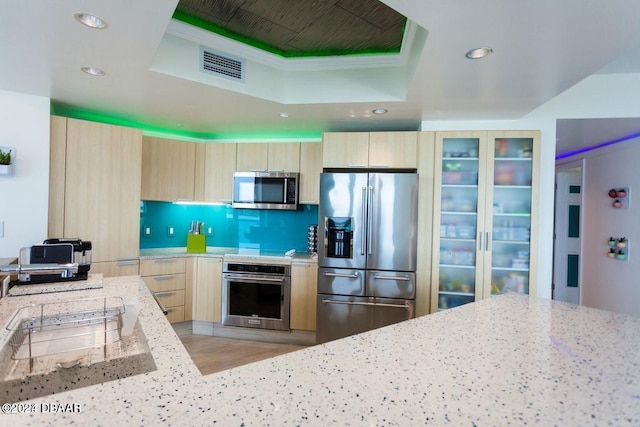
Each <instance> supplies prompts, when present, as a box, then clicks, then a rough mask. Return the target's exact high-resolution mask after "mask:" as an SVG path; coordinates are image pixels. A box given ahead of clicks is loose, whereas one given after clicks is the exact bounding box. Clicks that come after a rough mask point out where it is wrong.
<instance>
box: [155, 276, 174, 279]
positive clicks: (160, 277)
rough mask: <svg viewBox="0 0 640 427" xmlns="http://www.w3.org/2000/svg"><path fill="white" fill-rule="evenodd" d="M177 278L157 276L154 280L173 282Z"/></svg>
mask: <svg viewBox="0 0 640 427" xmlns="http://www.w3.org/2000/svg"><path fill="white" fill-rule="evenodd" d="M174 277H176V276H155V277H154V278H153V280H171V279H173V278H174Z"/></svg>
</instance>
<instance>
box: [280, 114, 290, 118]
mask: <svg viewBox="0 0 640 427" xmlns="http://www.w3.org/2000/svg"><path fill="white" fill-rule="evenodd" d="M278 115H279V116H280V117H282V118H283V119H286V118H287V117H289V113H280V114H278Z"/></svg>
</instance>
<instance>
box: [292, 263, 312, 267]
mask: <svg viewBox="0 0 640 427" xmlns="http://www.w3.org/2000/svg"><path fill="white" fill-rule="evenodd" d="M291 265H292V266H294V265H295V266H296V267H307V268H308V267H311V264H309V263H306V262H294V263H293V264H291Z"/></svg>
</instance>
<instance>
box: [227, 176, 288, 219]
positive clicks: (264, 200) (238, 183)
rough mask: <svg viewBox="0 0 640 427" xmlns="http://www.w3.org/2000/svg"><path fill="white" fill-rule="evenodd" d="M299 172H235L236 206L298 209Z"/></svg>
mask: <svg viewBox="0 0 640 427" xmlns="http://www.w3.org/2000/svg"><path fill="white" fill-rule="evenodd" d="M299 179H300V174H299V173H297V172H234V174H233V202H232V206H233V207H234V208H244V209H287V210H296V209H298V181H299Z"/></svg>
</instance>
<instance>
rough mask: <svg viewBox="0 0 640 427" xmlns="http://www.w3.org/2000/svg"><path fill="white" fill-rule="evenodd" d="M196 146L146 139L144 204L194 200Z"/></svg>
mask: <svg viewBox="0 0 640 427" xmlns="http://www.w3.org/2000/svg"><path fill="white" fill-rule="evenodd" d="M195 163H196V144H194V143H191V142H183V141H175V140H171V139H163V138H154V137H147V136H145V137H143V138H142V184H141V198H142V200H160V201H175V200H194V187H195V183H194V182H195Z"/></svg>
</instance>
